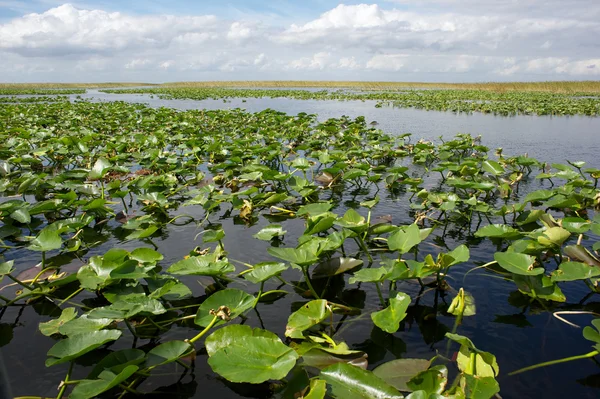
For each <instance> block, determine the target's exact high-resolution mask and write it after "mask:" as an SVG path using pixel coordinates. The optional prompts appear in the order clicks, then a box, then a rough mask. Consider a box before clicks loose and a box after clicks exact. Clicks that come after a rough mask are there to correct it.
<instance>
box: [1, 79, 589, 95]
mask: <svg viewBox="0 0 600 399" xmlns="http://www.w3.org/2000/svg"><path fill="white" fill-rule="evenodd" d="M138 86H163V87H184V88H218V87H226V88H227V87H230V88H231V87H235V88H281V87H290V88H293V87H297V88H302V87H306V88H310V87H312V88H318V87H322V88H346V89H347V88H350V89H352V88H353V89H360V90H402V89H407V88H408V89H455V90H485V91H491V92H498V93H503V92H546V93H568V94H572V93H600V81H591V80H588V81H556V82H481V83H432V82H357V81H316V80H315V81H307V80H268V81H265V80H263V81H250V80H246V81H203V82H171V83H163V84H156V83H136V82H130V83H115V82H106V83H0V89H69V88H72V89H75V88H81V89H101V88H114V87H138Z"/></svg>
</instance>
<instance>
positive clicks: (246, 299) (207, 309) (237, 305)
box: [194, 288, 256, 327]
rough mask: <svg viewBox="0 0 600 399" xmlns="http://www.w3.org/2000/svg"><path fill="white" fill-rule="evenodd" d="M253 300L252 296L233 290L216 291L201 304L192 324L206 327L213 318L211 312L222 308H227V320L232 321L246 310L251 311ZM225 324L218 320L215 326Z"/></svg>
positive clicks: (223, 321)
mask: <svg viewBox="0 0 600 399" xmlns="http://www.w3.org/2000/svg"><path fill="white" fill-rule="evenodd" d="M255 300H256V298H254V296H252V295H250V294H246V293H245V292H244V291H241V290H238V289H235V288H227V289H225V290H222V291H217V292H215V293H214V294H212V295H211V296H209V297H208V299H206V300H205V301H204V302H202V304H201V305H200V307H199V308H198V313H196V318H195V319H194V323H196V324H197V325H199V326H200V327H206V326H208V325H209V324H210V323H211V321H212V320H213V318H214V316H213V315H212V314H211V310H213V311H217V310H218V309H219V308H221V307H222V306H225V307H227V308H228V312H229V315H228V317H229V319H234V318H236V317H238V316H239V315H241V314H242V313H244V312H246V311H247V310H248V309H251V308H252V306H253V305H254V301H255ZM225 322H226V320H223V319H220V320H218V321H217V323H216V324H215V325H220V324H223V323H225Z"/></svg>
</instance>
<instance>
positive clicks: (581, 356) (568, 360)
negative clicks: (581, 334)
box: [508, 351, 600, 375]
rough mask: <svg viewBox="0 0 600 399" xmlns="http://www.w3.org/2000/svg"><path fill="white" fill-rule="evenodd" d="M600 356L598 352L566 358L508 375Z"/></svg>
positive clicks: (535, 365) (511, 373)
mask: <svg viewBox="0 0 600 399" xmlns="http://www.w3.org/2000/svg"><path fill="white" fill-rule="evenodd" d="M599 354H600V352H598V351H592V352H589V353H586V354H584V355H578V356H571V357H565V358H562V359H558V360H550V361H549V362H543V363H538V364H534V365H533V366H529V367H524V368H522V369H519V370H515V371H513V372H510V373H508V375H516V374H520V373H523V372H525V371H529V370H535V369H537V368H540V367H546V366H552V365H554V364H559V363H566V362H570V361H572V360H580V359H589V358H592V357H594V356H596V355H599Z"/></svg>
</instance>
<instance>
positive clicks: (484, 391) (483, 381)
mask: <svg viewBox="0 0 600 399" xmlns="http://www.w3.org/2000/svg"><path fill="white" fill-rule="evenodd" d="M463 378H464V380H463V381H464V384H463V390H464V391H465V395H466V397H467V398H472V399H490V398H493V397H494V395H496V394H497V393H498V392H500V386H499V385H498V382H497V381H496V380H495V379H494V377H491V376H488V377H481V376H476V375H469V374H465V375H464V376H463Z"/></svg>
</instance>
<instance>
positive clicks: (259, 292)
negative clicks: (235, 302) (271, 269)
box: [252, 281, 265, 308]
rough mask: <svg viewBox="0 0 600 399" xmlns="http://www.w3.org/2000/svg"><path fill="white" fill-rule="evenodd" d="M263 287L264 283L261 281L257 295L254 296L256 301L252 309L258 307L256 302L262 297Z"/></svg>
mask: <svg viewBox="0 0 600 399" xmlns="http://www.w3.org/2000/svg"><path fill="white" fill-rule="evenodd" d="M264 286H265V282H264V281H263V282H261V283H260V289H259V290H258V294H257V295H256V300H255V301H254V305H252V307H253V308H255V307H256V305H258V301H259V300H260V296H261V295H262V292H263V288H264Z"/></svg>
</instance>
